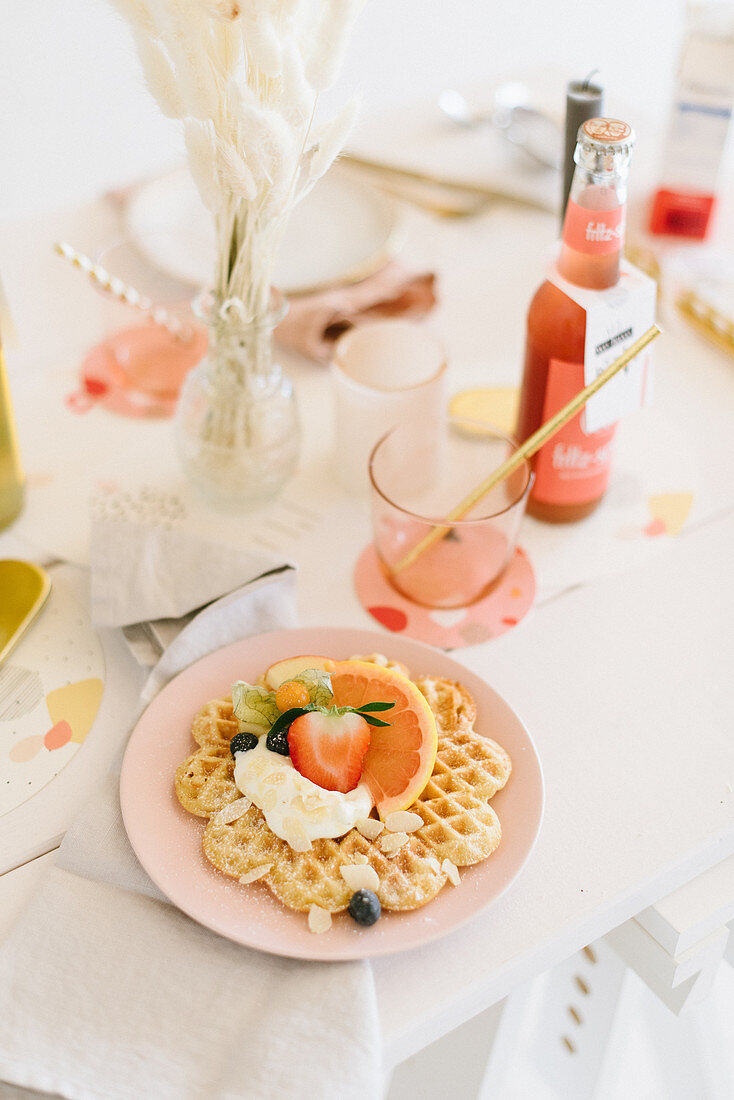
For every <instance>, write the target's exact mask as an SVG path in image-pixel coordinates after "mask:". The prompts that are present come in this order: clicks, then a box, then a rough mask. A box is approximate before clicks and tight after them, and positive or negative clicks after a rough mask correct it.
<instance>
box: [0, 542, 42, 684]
mask: <svg viewBox="0 0 734 1100" xmlns="http://www.w3.org/2000/svg"><path fill="white" fill-rule="evenodd" d="M50 591H51V580H50V578H49V575H48V573H47V572H46V571H45V569H41V567H40V566H39V565H32V564H31V563H30V562H27V561H13V560H7V561H0V664H2V663H3V661H4V660H5V658H6V657H7V656H8V654H9V653H10V651H11V649H13V648H14V647H15V646H16V645H17V644H18V642H19V641H20V639H21V638H22V637H23V635H24V634H25V632H26V630H27V629H28V627H29V626H30V625H31V623H32V622H33V620H34V619H35V617H36V615H38V613H39V611H40V610H41V608H42V607H43V605H44V604H45V602H46V600H47V599H48V594H49V592H50Z"/></svg>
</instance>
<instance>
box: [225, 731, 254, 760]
mask: <svg viewBox="0 0 734 1100" xmlns="http://www.w3.org/2000/svg"><path fill="white" fill-rule="evenodd" d="M256 744H257V737H255V734H254V733H236V734H235V735H234V737H233V738H232V740H231V741H230V743H229V751H230V752H231V753H232V756H234V754H235V753H236V752H249V751H250V749H254V748H255V745H256Z"/></svg>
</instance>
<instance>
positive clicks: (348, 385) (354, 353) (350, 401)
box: [331, 321, 446, 496]
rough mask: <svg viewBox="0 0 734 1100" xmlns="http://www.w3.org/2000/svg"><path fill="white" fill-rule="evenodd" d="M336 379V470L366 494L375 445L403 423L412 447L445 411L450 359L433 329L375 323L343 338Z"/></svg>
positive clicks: (348, 485) (346, 484)
mask: <svg viewBox="0 0 734 1100" xmlns="http://www.w3.org/2000/svg"><path fill="white" fill-rule="evenodd" d="M331 371H332V378H333V382H334V413H335V431H334V435H335V455H334V468H335V473H336V476H337V478H338V480H339V482H340V483H341V485H342V486H343V487H344V488H345V489H347V490H348V491H349V492H352V493H359V494H360V495H364V496H366V495H367V493H368V490H369V476H368V472H367V468H368V464H369V458H370V454H371V453H372V449H373V447H374V446H375V444H376V443H377V441H378V439H380V438H381V437H382V436H383V435H384V434H385V432H387V431H389V430H390V429H391V428H395V427H397V426H398V425H401V426H402V427H403V428H404V438H405V441H406V447H407V448H408V450H410V448H411V439H415V442H416V443H418V441H419V440H420V439H421V436H422V434H424V433H425V432H426V431H427V430H429V426H430V425H431V424H432V423H435V422H436V421H437V420H438V419H440V417H441V416H442V414H443V411H444V401H445V392H444V375H445V372H446V357H445V355H444V352H443V348H442V347H441V345H440V344H439V343H438V341H437V340H436V338H435V336H433V335H432V334H431V333H430V331H429V330H428V329H426V328H425V327H424V326H422V325H418V324H416V323H414V322H411V321H374V322H371V323H369V324H365V325H360V326H358V327H355V328H353V329H350V331H349V332H347V333H345V334H344V336H342V337H341V339H340V340H339V342H338V343H337V346H336V351H335V356H334V360H333V363H332V367H331Z"/></svg>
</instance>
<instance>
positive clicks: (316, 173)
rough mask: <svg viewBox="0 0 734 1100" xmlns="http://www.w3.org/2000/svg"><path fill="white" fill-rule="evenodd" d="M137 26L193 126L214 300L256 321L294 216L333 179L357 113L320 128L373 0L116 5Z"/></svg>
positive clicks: (157, 91) (192, 156) (163, 87)
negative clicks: (367, 1)
mask: <svg viewBox="0 0 734 1100" xmlns="http://www.w3.org/2000/svg"><path fill="white" fill-rule="evenodd" d="M112 2H113V3H114V4H115V6H116V7H117V8H118V10H119V11H120V12H121V13H122V14H123V15H124V16H125V18H126V19H127V20H128V21H129V22H130V23H131V25H132V28H133V34H134V38H135V43H136V46H137V50H138V55H139V58H140V62H141V65H142V68H143V73H144V76H145V79H146V81H147V83H148V87H149V88H150V91H151V92H152V93H153V95H154V96H155V98H156V100H157V101H158V103H159V105H160V107H161V110H162V111H163V112H164V114H166V115H167V116H168V117H170V118H176V119H180V120H181V121H182V123H183V126H184V135H185V140H186V149H187V153H188V159H189V165H190V168H191V173H192V176H193V178H194V181H195V183H196V186H197V188H198V189H199V192H200V194H201V197H202V200H203V201H204V203H205V205H206V206H207V208H208V209H209V210H210V211H211V213H212V215H213V217H214V221H215V226H216V232H217V242H218V258H217V270H216V272H214V273H213V280H214V285H213V288H212V289H213V291H214V295H215V298H216V299H217V300H218V301H219V302H220V303H224V302H226V301H228V300H232V299H238V300H240V301H241V302H242V308H241V310H240V312H241V313H242V314H243V315H244V316H245V317H246V318H247V319H249V320H255V319H258V318H261V317H263V316H264V315H265V314H266V313H267V310H268V307H269V301H270V285H271V280H272V274H273V268H274V264H275V257H276V253H277V248H278V245H279V242H280V240H281V238H282V235H283V231H284V229H285V225H286V222H287V219H288V215H289V214H290V212H291V210H292V209H293V207H294V206H295V204H296V203H297V202H299V201H300V200H301V199H302V198H303V197H304V195H306V194H307V193H308V191H309V190H310V189H311V187H313V185H314V183H315V182H316V181H317V180H318V179H319V178H320V177H321V176H323V174H324V173H325V172H326V171H327V170H328V168H329V167H330V165H331V164H332V162H333V161H334V159H335V158H336V156H338V154H339V152H340V150H341V149H342V148H343V146H344V142H345V141H346V138H347V135H348V133H349V130H350V129H351V126H352V124H353V121H354V116H355V107H354V104H350V105H348V107H347V108H346V109H345V110H344V111H342V112H341V113H340V114H339V116H338V117H337V118H336V119H334V120H332V121H331V122H329V123H326V124H324V125H320V126H319V127H318V129H317V128H315V127H314V126H313V119H314V114H315V109H316V103H317V99H318V95H319V93H320V92H322V91H323V90H324V89H326V88H328V87H330V86H331V84H332V83H333V81H334V79H335V78H336V75H337V73H338V70H339V67H340V65H341V62H342V60H343V56H344V53H345V50H346V46H347V42H348V38H349V34H350V32H351V30H352V27H353V25H354V21H355V19H356V18H357V15H358V13H359V11H360V9H361V6H362V3H363V0H112Z"/></svg>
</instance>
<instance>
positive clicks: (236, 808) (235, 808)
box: [213, 798, 252, 825]
mask: <svg viewBox="0 0 734 1100" xmlns="http://www.w3.org/2000/svg"><path fill="white" fill-rule="evenodd" d="M251 805H252V802H251V801H250V799H249V798H236V799H235V800H234V802H228V803H227V805H226V806H222V808H221V810H219V811H218V812H217V813H215V814H214V818H213V820H214V821H215V822H216V824H217V825H231V824H232V822H233V821H237V820H238V819H239V818H240V817H244V815H245V814H246V813H247V811H248V810H249V808H250V806H251Z"/></svg>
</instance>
